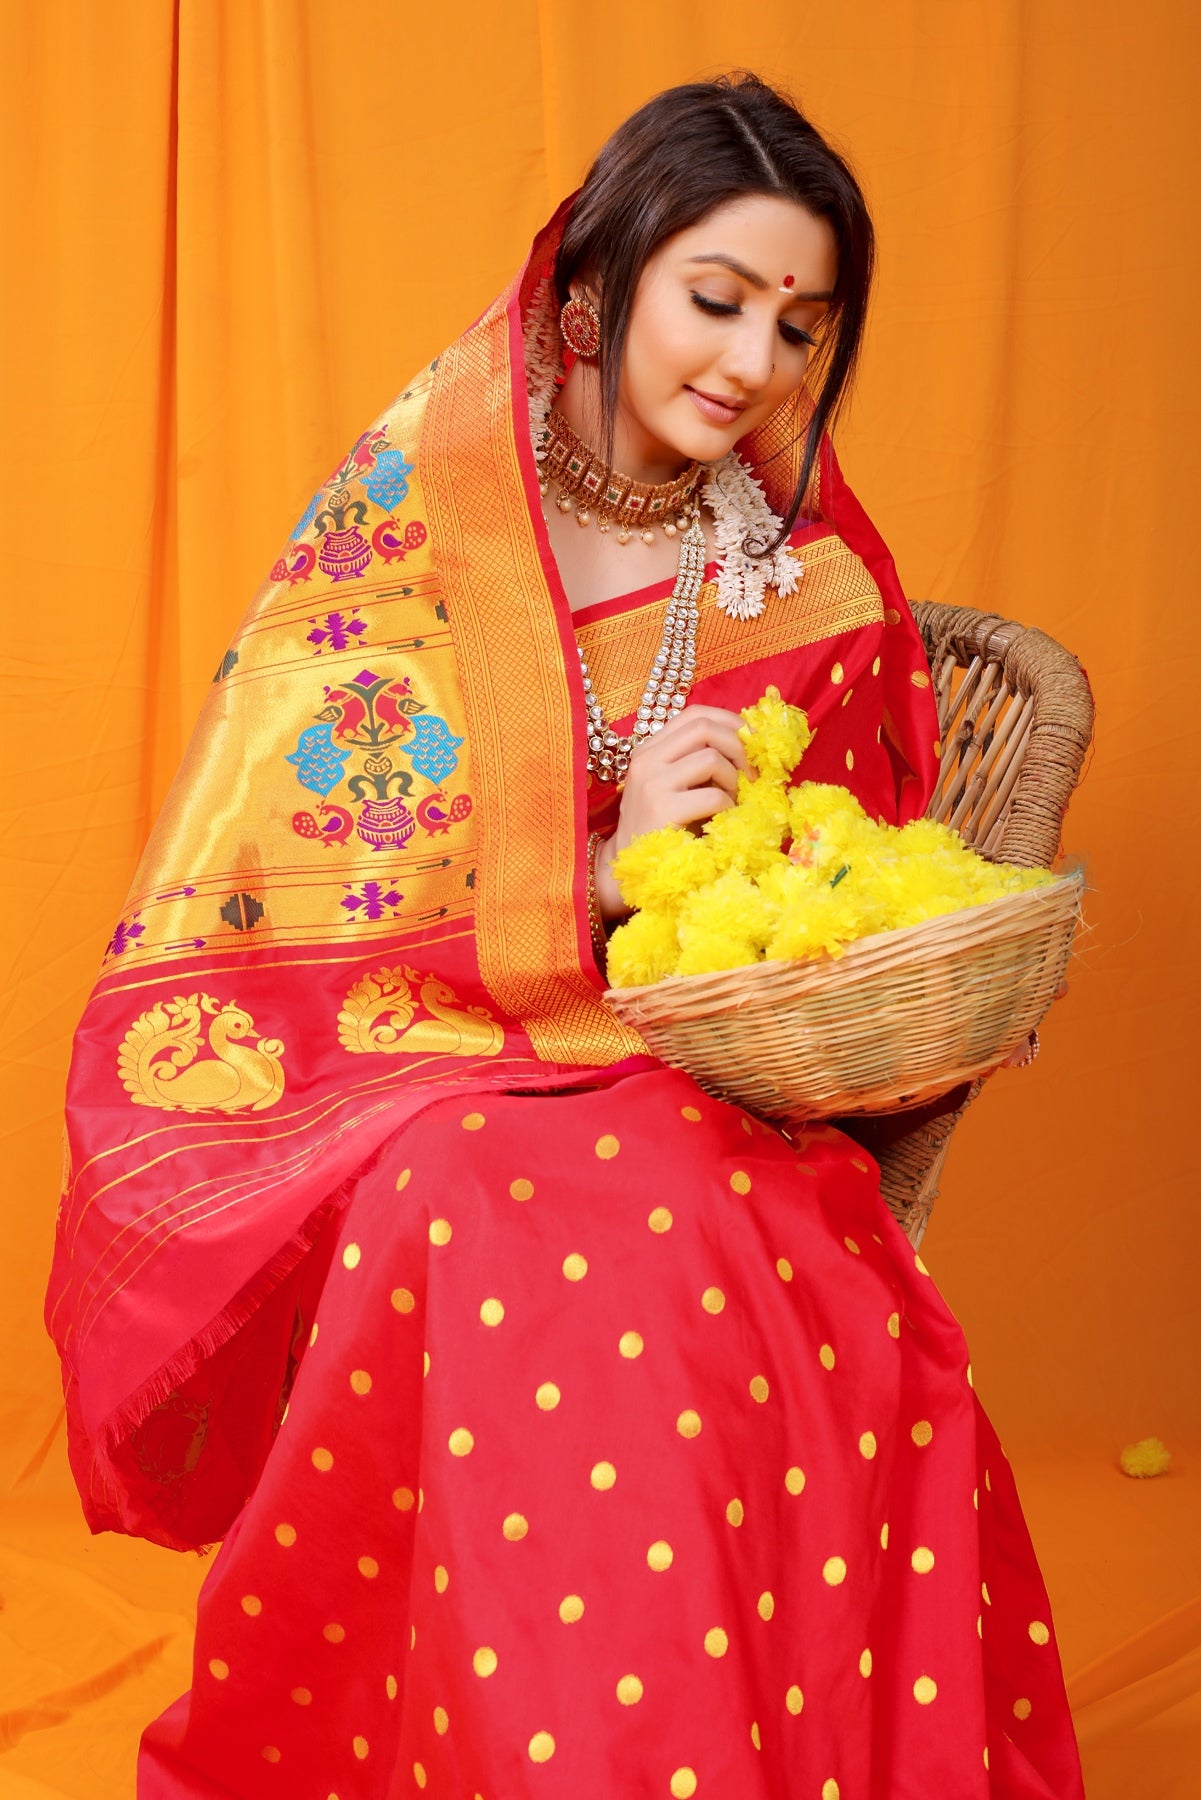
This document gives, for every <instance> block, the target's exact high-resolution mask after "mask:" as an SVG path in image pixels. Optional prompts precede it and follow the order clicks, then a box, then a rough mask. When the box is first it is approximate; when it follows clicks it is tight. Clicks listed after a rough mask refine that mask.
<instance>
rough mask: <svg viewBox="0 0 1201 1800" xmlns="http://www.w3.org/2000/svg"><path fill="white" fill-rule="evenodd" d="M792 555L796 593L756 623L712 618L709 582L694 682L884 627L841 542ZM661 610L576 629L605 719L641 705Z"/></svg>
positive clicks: (858, 566) (868, 581) (870, 588)
mask: <svg viewBox="0 0 1201 1800" xmlns="http://www.w3.org/2000/svg"><path fill="white" fill-rule="evenodd" d="M792 554H793V555H795V556H796V557H797V558H798V560H799V561H801V562H802V563H803V564H804V570H805V572H804V574H803V576H802V577H801V581H800V584H799V586H798V587H797V589H796V591H795V593H793V594H791V595H790V596H789V597H788V599H787V600H782V599H781V598H780V596H779V594H777V593H776V591H775V589H774V588H773V589H772V590H771V591H770V593H769V595H768V603H767V606H766V608H765V609H764V611H763V612H762V613H760V615H759V617H758V618H757V619H731V618H730V617H729V616H728V615H727V614H726V613H724V612H721V611H719V610H718V606H717V586H716V583H715V582H711V581H710V582H707V583H706V584H705V586H704V587H703V588H702V589H701V592H700V595H699V598H698V607H699V611H700V621H699V625H698V629H697V650H696V665H697V673H698V676H699V678H700V679H702V680H703V679H704V678H705V677H706V676H712V675H725V674H727V673H728V672H729V670H731V669H736V668H741V667H743V666H745V665H749V664H752V663H756V662H759V661H761V660H764V659H766V658H767V657H769V656H779V655H781V654H782V653H784V652H786V651H789V650H799V649H803V648H804V647H805V646H806V645H809V644H817V643H820V642H821V641H822V640H823V639H824V638H832V637H838V636H840V635H841V634H842V633H843V632H847V631H858V630H861V629H862V628H863V627H864V626H868V625H881V624H883V622H884V607H883V603H882V601H881V599H880V590H879V588H878V587H877V586H876V584H875V582H874V581H873V579H872V577H871V575H870V574H869V572H868V570H867V567H866V565H865V564H864V563H863V561H862V560H861V558H860V557H858V556H856V555H855V552H854V551H853V550H851V549H849V548H848V547H847V545H846V544H844V543H843V541H842V539H841V538H840V537H837V536H835V535H834V534H831V535H830V536H829V537H823V538H818V539H816V540H815V541H814V542H813V543H809V544H805V545H803V546H802V547H801V548H800V549H799V550H795V551H793V553H792ZM664 604H665V602H664V599H663V597H662V596H660V597H659V598H657V599H655V600H650V601H647V603H646V604H645V605H644V606H639V607H637V608H635V609H633V610H631V611H629V612H621V613H617V614H614V615H612V616H611V617H609V618H604V619H597V620H594V621H591V622H590V623H588V624H585V625H582V626H581V627H580V629H579V632H578V639H579V645H580V648H581V650H582V651H583V653H584V657H585V660H586V661H587V664H588V670H589V673H590V674H591V676H592V679H593V681H594V682H595V683H596V689H597V693H598V695H599V696H600V701H601V705H602V706H603V708H604V712H605V717H606V718H608V719H612V720H615V721H616V720H621V719H625V718H628V717H629V715H630V714H631V713H632V712H633V711H634V709H635V708H636V707H637V705H638V702H639V700H640V699H641V698H642V690H643V688H644V687H645V685H646V671H647V669H648V668H649V667H650V665H651V663H652V662H653V661H654V658H655V653H656V651H657V650H658V648H659V640H660V637H661V636H662V632H663V607H664Z"/></svg>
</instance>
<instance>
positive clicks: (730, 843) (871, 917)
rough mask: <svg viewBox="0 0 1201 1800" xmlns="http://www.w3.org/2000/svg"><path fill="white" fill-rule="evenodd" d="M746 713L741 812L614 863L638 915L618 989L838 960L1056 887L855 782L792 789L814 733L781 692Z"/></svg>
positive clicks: (653, 836)
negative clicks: (900, 813) (866, 945)
mask: <svg viewBox="0 0 1201 1800" xmlns="http://www.w3.org/2000/svg"><path fill="white" fill-rule="evenodd" d="M742 717H743V721H744V723H743V725H742V728H741V730H740V732H739V736H740V737H741V739H742V742H743V744H744V746H745V748H746V754H747V760H748V762H749V763H750V765H751V767H752V769H753V770H754V771H755V773H754V774H753V775H740V776H739V778H738V791H737V799H736V801H735V804H734V805H733V806H732V807H728V808H726V809H725V810H724V811H722V812H719V813H715V814H714V816H713V817H712V818H711V819H709V820H708V821H707V822H706V823H705V825H704V826H703V827H702V829H701V830H700V832H699V833H697V832H694V831H691V830H688V829H686V828H684V827H681V826H667V827H664V828H663V829H662V830H659V831H651V832H647V833H646V834H645V835H644V836H642V837H640V838H637V839H635V841H634V842H633V843H632V844H629V845H627V846H626V848H625V849H624V850H621V851H619V852H618V854H617V856H616V857H615V858H614V862H613V874H614V877H615V879H616V881H617V884H618V887H619V888H620V890H621V894H622V897H623V899H624V900H625V901H626V903H627V904H628V905H629V906H631V907H633V908H635V911H634V912H633V913H632V915H631V917H630V918H629V919H628V920H627V921H626V922H625V923H624V924H623V925H620V926H619V927H618V928H617V930H616V931H615V932H614V933H613V937H612V939H611V940H610V945H609V980H610V983H611V985H612V986H614V987H641V986H646V985H649V984H650V983H652V982H657V981H661V980H663V979H664V978H665V977H666V976H669V975H703V974H708V973H711V972H713V971H716V970H719V969H735V968H742V967H744V966H746V965H749V964H751V963H756V962H762V961H765V960H767V961H775V960H793V959H802V960H804V959H811V958H820V957H823V956H830V957H837V956H840V955H841V954H842V952H843V949H844V948H845V946H846V945H847V944H848V943H852V942H854V941H855V940H856V939H857V938H862V937H867V936H870V935H873V934H874V933H877V932H882V931H890V930H895V929H897V928H899V927H903V926H907V925H915V924H918V923H920V922H921V921H922V920H924V919H932V918H936V917H938V916H939V915H940V914H944V913H950V912H957V911H960V910H962V909H963V908H964V907H968V906H977V905H980V904H982V903H983V902H985V901H987V900H995V899H998V898H999V897H1000V896H1001V895H1003V894H1007V893H1016V892H1020V891H1022V890H1023V889H1026V888H1032V887H1040V886H1043V885H1045V884H1047V883H1049V882H1050V881H1052V880H1053V877H1052V876H1051V874H1050V873H1049V872H1048V871H1047V870H1044V869H1018V868H1014V867H1011V866H1009V865H1005V864H995V863H989V862H986V861H985V860H984V858H983V857H981V856H978V855H977V854H976V852H975V851H974V850H972V849H971V848H970V847H969V846H968V845H967V844H965V843H964V842H963V839H962V838H961V837H960V836H959V834H958V832H956V831H952V830H951V828H950V827H949V826H946V825H940V824H937V823H936V822H935V821H934V820H931V819H915V820H914V821H913V822H912V823H911V824H909V825H904V826H900V827H898V826H894V825H885V824H880V823H877V822H876V821H875V820H874V819H872V818H870V817H869V816H868V814H867V813H866V812H865V811H864V809H863V807H862V806H861V805H860V804H859V802H858V800H856V798H855V796H854V795H853V794H852V793H850V792H849V791H848V790H847V789H846V788H844V787H836V786H833V785H831V784H827V783H822V782H813V781H802V782H800V783H798V784H797V785H796V786H791V785H790V782H791V779H792V776H793V774H794V773H795V771H796V769H797V767H798V765H799V764H800V762H801V760H802V758H803V756H804V753H805V750H806V749H807V748H808V745H809V743H810V742H811V740H812V737H813V733H812V731H811V730H810V728H809V722H808V720H807V718H806V716H805V714H804V713H803V712H802V711H801V710H800V709H799V708H798V707H795V706H789V705H788V704H787V703H786V702H785V701H784V700H782V699H781V697H780V694H779V692H778V690H777V689H776V688H774V687H773V688H768V690H767V692H766V693H765V694H764V696H763V698H762V699H761V700H758V701H756V702H755V704H754V705H753V706H748V707H746V708H745V709H744V711H743V714H742Z"/></svg>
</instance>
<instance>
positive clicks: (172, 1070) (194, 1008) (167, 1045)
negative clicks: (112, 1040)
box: [117, 994, 284, 1112]
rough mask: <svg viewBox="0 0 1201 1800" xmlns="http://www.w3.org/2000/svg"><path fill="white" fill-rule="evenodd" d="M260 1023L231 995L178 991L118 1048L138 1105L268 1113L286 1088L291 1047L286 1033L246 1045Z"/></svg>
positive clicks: (125, 1080) (137, 1021)
mask: <svg viewBox="0 0 1201 1800" xmlns="http://www.w3.org/2000/svg"><path fill="white" fill-rule="evenodd" d="M254 1028H255V1027H254V1020H253V1019H252V1018H251V1016H250V1014H249V1013H248V1012H244V1011H243V1009H242V1008H241V1007H240V1006H238V1005H236V1004H235V1003H234V1002H233V1001H232V1000H230V1001H225V1002H222V1001H220V1000H214V998H213V996H212V995H211V994H188V995H183V994H177V995H176V996H175V997H174V998H173V999H171V1000H159V1001H157V1002H156V1003H155V1004H154V1005H153V1006H152V1007H150V1008H149V1010H148V1011H147V1012H144V1013H143V1014H142V1016H141V1018H139V1019H135V1020H134V1022H133V1024H132V1025H131V1026H130V1028H129V1030H128V1031H127V1032H126V1033H125V1038H124V1041H123V1043H122V1045H121V1048H120V1050H119V1051H118V1052H117V1073H118V1075H119V1076H120V1077H121V1080H122V1082H123V1083H124V1085H125V1088H126V1090H127V1091H128V1093H129V1096H130V1098H131V1099H132V1101H133V1103H134V1105H135V1106H157V1107H161V1108H162V1110H163V1111H164V1112H208V1111H212V1110H215V1111H217V1112H243V1111H246V1110H249V1111H251V1112H262V1111H263V1110H264V1109H265V1108H266V1107H268V1106H274V1105H275V1103H276V1101H277V1100H278V1099H279V1097H280V1095H281V1094H282V1093H283V1091H284V1071H283V1065H282V1063H281V1062H280V1060H279V1059H280V1057H281V1056H282V1055H283V1053H284V1046H283V1044H282V1043H281V1041H280V1039H279V1038H260V1039H259V1040H258V1042H257V1043H256V1044H253V1045H251V1044H247V1043H243V1042H242V1040H243V1039H244V1038H249V1037H251V1036H252V1035H253V1033H254ZM204 1051H208V1052H209V1054H207V1055H205V1054H203V1052H204Z"/></svg>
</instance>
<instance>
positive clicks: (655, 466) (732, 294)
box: [614, 194, 838, 480]
mask: <svg viewBox="0 0 1201 1800" xmlns="http://www.w3.org/2000/svg"><path fill="white" fill-rule="evenodd" d="M837 274H838V253H837V246H836V242H835V238H834V232H833V230H832V229H831V227H830V226H829V224H827V222H826V221H825V220H824V219H819V218H817V217H816V216H815V215H814V214H813V213H810V212H806V211H805V209H804V208H803V207H801V206H798V205H797V204H796V203H795V202H794V201H792V200H784V199H781V198H779V197H778V196H775V195H766V194H750V195H746V196H744V197H742V198H740V199H738V200H731V201H728V202H727V203H726V204H725V205H723V206H719V207H717V208H716V209H715V210H714V211H713V212H711V213H709V214H707V215H706V217H705V218H704V219H702V220H701V222H700V224H699V225H693V226H690V227H689V229H688V230H687V231H681V232H679V233H677V235H676V236H675V237H672V238H669V239H668V240H667V241H666V242H665V243H664V244H662V245H661V246H660V248H659V249H658V250H657V251H656V253H655V255H654V256H653V257H652V258H651V260H650V261H649V262H648V263H647V265H646V267H645V269H644V270H643V272H642V275H641V278H640V280H639V283H638V287H637V290H636V292H635V295H634V301H633V305H632V307H631V309H630V322H629V335H628V337H627V341H626V350H625V358H624V362H623V366H622V373H621V385H620V388H619V392H618V404H619V419H618V430H617V443H616V444H615V446H614V448H615V452H616V454H615V458H614V461H615V464H616V466H617V467H618V468H620V469H623V470H625V472H627V473H633V472H634V469H633V467H632V465H633V464H634V463H638V464H641V465H642V467H643V468H644V469H646V470H654V471H656V473H655V474H654V476H653V478H654V479H659V480H662V479H665V478H666V476H665V474H664V472H663V471H667V473H668V474H670V473H672V472H674V471H675V470H676V469H678V468H679V466H680V464H681V462H682V461H692V460H695V461H697V462H714V461H716V459H717V458H718V457H721V456H724V455H725V453H726V452H727V451H728V450H730V449H732V448H733V446H734V444H735V443H736V442H737V441H738V439H739V438H741V437H744V436H745V435H746V433H747V432H748V431H753V430H754V429H755V428H756V427H757V426H758V425H760V424H762V422H763V421H764V420H765V419H766V418H768V417H769V415H770V414H771V413H773V412H774V411H775V410H776V408H777V407H778V406H779V405H780V404H781V402H782V401H783V400H785V399H786V398H787V397H788V395H789V394H790V393H792V391H793V390H794V389H795V388H796V387H798V386H799V385H800V382H801V378H802V376H803V375H804V373H805V365H806V363H807V362H808V360H809V356H810V353H811V351H812V348H813V343H812V334H813V333H814V331H815V328H816V327H817V326H818V325H819V324H820V322H821V320H822V318H823V316H824V315H825V313H826V311H827V309H828V306H829V303H830V298H831V295H832V292H833V288H834V283H835V279H836V277H837ZM623 456H624V459H625V460H623Z"/></svg>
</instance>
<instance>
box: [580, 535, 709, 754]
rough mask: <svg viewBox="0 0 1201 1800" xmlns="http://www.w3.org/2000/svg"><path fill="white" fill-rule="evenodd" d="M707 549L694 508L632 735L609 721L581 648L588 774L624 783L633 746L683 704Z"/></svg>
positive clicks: (659, 727) (693, 667)
mask: <svg viewBox="0 0 1201 1800" xmlns="http://www.w3.org/2000/svg"><path fill="white" fill-rule="evenodd" d="M706 549H707V545H706V542H705V534H704V531H703V530H702V529H701V521H700V512H699V509H698V510H694V511H693V512H692V515H691V518H690V519H689V522H688V526H687V529H686V530H685V531H684V532H683V533H682V535H681V537H680V556H679V562H678V564H677V568H676V581H675V586H674V587H673V589H672V591H671V599H670V600H669V601H668V603H667V615H666V617H665V619H664V621H663V636H662V638H661V639H660V640H659V648H658V650H657V651H656V652H655V660H654V662H653V663H652V665H651V672H650V674H649V676H648V677H647V682H646V687H645V689H644V690H643V695H642V700H641V702H640V704H639V707H638V711H637V714H636V715H635V719H634V729H633V731H632V732H630V734H629V735H628V736H626V737H620V736H618V734H617V732H615V731H614V730H613V728H612V727H611V726H610V725H609V724H608V723H607V721H606V719H605V715H604V711H603V709H602V707H601V703H600V701H599V700H598V699H597V697H596V689H595V687H594V686H593V682H592V677H591V675H590V674H589V672H588V664H587V662H586V660H585V657H584V652H583V651H582V650H580V651H579V658H580V674H581V676H582V677H583V681H584V702H585V705H586V707H587V712H588V772H589V774H591V775H595V776H596V778H597V780H598V781H610V782H615V783H618V784H620V783H621V782H623V781H624V780H625V778H626V772H627V770H628V769H629V766H630V758H631V756H632V755H633V753H634V750H635V748H636V747H637V746H638V745H639V744H640V743H641V742H642V741H643V739H644V738H647V737H650V736H651V735H652V734H653V733H654V732H657V731H662V729H663V727H664V725H666V723H667V721H668V719H672V718H674V717H675V716H676V714H677V713H678V712H681V711H682V710H683V708H684V705H685V702H686V701H687V699H688V695H689V692H690V690H691V688H692V682H693V677H694V676H695V674H696V628H697V620H698V618H699V611H698V608H697V595H698V594H699V593H700V591H701V587H702V585H703V583H704V579H705V553H706ZM577 648H578V646H577Z"/></svg>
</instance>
